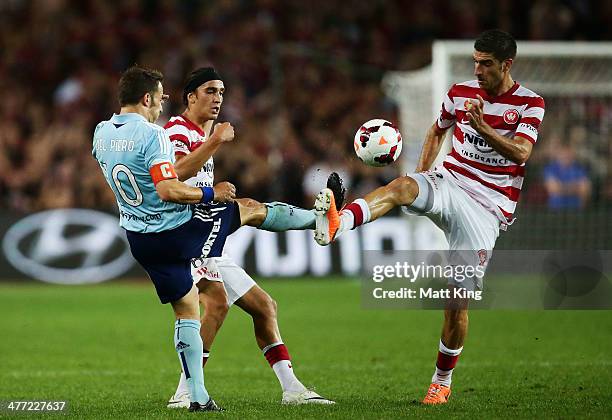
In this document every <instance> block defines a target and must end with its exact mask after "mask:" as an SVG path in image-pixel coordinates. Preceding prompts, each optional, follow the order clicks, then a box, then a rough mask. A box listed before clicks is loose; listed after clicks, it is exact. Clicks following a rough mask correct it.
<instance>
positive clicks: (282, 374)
mask: <svg viewBox="0 0 612 420" xmlns="http://www.w3.org/2000/svg"><path fill="white" fill-rule="evenodd" d="M272 369H273V370H274V373H275V374H276V377H277V378H278V382H280V385H281V388H282V389H283V392H285V391H289V392H303V391H306V387H305V386H304V385H303V384H302V383H301V382H300V380H299V379H298V378H297V377H296V376H295V374H294V373H293V367H292V366H291V360H280V361H278V362H276V363H274V365H273V366H272Z"/></svg>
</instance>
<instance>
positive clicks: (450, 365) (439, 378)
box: [423, 299, 468, 405]
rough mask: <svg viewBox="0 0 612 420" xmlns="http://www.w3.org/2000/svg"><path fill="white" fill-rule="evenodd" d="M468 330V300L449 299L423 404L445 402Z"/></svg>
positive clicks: (448, 395)
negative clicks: (436, 356)
mask: <svg viewBox="0 0 612 420" xmlns="http://www.w3.org/2000/svg"><path fill="white" fill-rule="evenodd" d="M467 330H468V300H467V299H451V300H449V301H448V302H447V307H446V309H445V311H444V325H443V326H442V337H441V338H440V345H439V349H438V358H437V361H436V369H435V371H434V374H433V377H432V378H431V385H430V386H429V389H428V390H427V394H426V395H425V398H424V399H423V404H428V405H436V404H445V403H447V402H448V399H449V397H450V394H451V379H452V376H453V369H454V368H455V365H456V364H457V361H458V360H459V355H460V354H461V351H462V350H463V342H464V340H465V337H466V335H467Z"/></svg>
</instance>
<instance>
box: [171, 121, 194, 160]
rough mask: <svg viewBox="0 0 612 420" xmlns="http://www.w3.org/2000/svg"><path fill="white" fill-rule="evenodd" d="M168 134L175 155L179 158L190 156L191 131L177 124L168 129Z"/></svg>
mask: <svg viewBox="0 0 612 420" xmlns="http://www.w3.org/2000/svg"><path fill="white" fill-rule="evenodd" d="M166 133H167V134H168V137H169V138H170V142H171V143H172V147H173V148H174V154H175V155H177V156H179V155H188V154H189V152H190V151H191V149H190V146H191V145H190V142H189V130H188V129H187V127H185V126H183V125H179V124H175V125H173V126H171V127H169V128H166Z"/></svg>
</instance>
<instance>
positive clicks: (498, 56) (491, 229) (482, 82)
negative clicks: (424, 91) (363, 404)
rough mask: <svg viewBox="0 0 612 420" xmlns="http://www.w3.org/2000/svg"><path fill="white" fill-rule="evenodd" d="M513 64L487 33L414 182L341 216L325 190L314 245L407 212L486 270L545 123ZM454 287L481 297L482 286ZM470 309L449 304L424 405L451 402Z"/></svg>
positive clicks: (502, 41) (447, 101)
mask: <svg viewBox="0 0 612 420" xmlns="http://www.w3.org/2000/svg"><path fill="white" fill-rule="evenodd" d="M515 55H516V42H515V40H514V39H513V37H512V36H511V35H510V34H508V33H506V32H503V31H499V30H489V31H485V32H483V33H482V34H481V35H480V36H479V37H478V38H477V39H476V41H475V43H474V53H473V58H474V75H475V76H476V80H473V81H469V82H465V83H458V84H456V85H453V86H452V87H451V89H450V90H449V91H448V94H447V95H446V96H445V97H444V101H443V104H442V110H441V112H440V116H439V118H438V120H437V121H436V122H435V123H434V124H433V125H432V127H431V128H430V129H429V131H428V132H427V134H426V138H425V142H424V145H423V150H422V152H421V157H420V159H419V163H418V166H417V168H416V173H415V174H410V175H408V176H405V177H402V178H397V179H395V180H393V181H392V182H391V183H389V184H388V185H386V186H384V187H381V188H378V189H376V190H374V191H373V192H371V193H370V194H368V195H366V196H365V197H364V198H363V199H358V200H355V201H354V202H352V203H350V204H348V205H347V206H346V207H344V208H343V209H342V211H340V212H338V211H337V209H336V206H335V203H334V198H333V194H331V192H330V191H328V190H327V189H324V190H322V191H321V192H320V193H319V195H318V196H317V199H316V201H315V212H316V213H317V222H316V223H317V227H316V230H315V240H316V241H317V242H318V243H319V244H321V245H327V244H329V243H330V242H331V241H333V240H334V239H336V238H337V237H338V236H339V235H341V234H342V233H343V232H345V231H347V230H349V229H354V228H355V227H357V226H359V225H361V224H364V223H368V222H371V221H374V220H376V219H377V218H379V217H381V216H382V215H384V214H385V213H387V212H388V211H389V210H391V209H392V208H394V207H396V206H402V208H403V209H404V210H405V211H407V212H408V213H410V214H421V215H425V216H427V217H429V218H430V219H432V220H433V221H434V222H435V223H436V224H437V225H438V226H439V227H440V228H441V229H442V230H443V231H444V232H445V234H446V237H447V239H448V242H449V247H450V250H453V251H455V250H462V251H468V252H469V255H470V256H469V258H470V259H471V260H472V262H473V264H470V265H473V266H478V265H481V266H484V267H486V265H487V263H488V261H489V260H490V257H491V252H492V250H493V246H494V245H495V241H496V240H497V237H498V235H499V231H500V229H501V230H505V229H506V227H507V226H508V225H509V224H511V223H512V222H513V214H514V211H515V209H516V203H517V201H518V198H519V193H520V190H521V186H522V185H523V177H524V176H525V162H526V161H527V159H528V158H529V156H530V154H531V151H532V148H533V145H534V144H535V143H536V141H537V138H538V128H539V126H540V123H541V122H542V118H543V117H544V100H543V99H542V98H541V97H540V96H538V95H537V94H535V93H534V92H532V91H531V90H529V89H527V88H526V87H524V86H521V85H519V84H518V83H517V82H515V81H514V80H513V78H512V76H511V75H510V69H511V67H512V63H513V60H514V57H515ZM452 127H454V128H453V130H452V132H453V139H452V150H451V152H450V153H449V154H448V155H447V156H446V158H445V159H444V162H443V163H442V165H440V166H438V167H436V168H434V169H431V166H432V164H433V162H434V160H435V158H436V156H437V155H438V153H439V151H440V147H441V146H442V143H443V141H444V138H445V135H446V133H447V131H448V130H449V129H451V128H452ZM462 254H463V256H465V253H462ZM484 267H483V269H484ZM453 286H454V287H457V288H465V289H481V288H482V277H474V278H472V279H470V282H466V281H464V282H462V283H460V284H459V283H455V284H454V285H453ZM467 307H468V301H467V300H466V299H459V300H455V301H449V302H448V303H447V308H446V310H445V317H444V325H443V328H442V337H441V339H440V343H439V351H438V359H437V363H436V370H435V373H434V375H433V378H432V384H431V385H430V387H429V390H428V392H427V394H426V396H425V399H424V400H423V403H425V404H443V403H446V402H447V401H448V398H449V396H450V385H451V375H452V372H453V369H454V367H455V364H456V363H457V359H458V357H459V354H460V353H461V351H462V349H463V342H464V339H465V336H466V333H467V326H468V315H467Z"/></svg>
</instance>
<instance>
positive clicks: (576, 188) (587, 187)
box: [544, 144, 591, 210]
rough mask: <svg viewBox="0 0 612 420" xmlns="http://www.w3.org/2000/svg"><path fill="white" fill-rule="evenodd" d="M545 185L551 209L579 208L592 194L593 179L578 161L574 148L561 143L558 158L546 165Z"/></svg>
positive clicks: (583, 205)
mask: <svg viewBox="0 0 612 420" xmlns="http://www.w3.org/2000/svg"><path fill="white" fill-rule="evenodd" d="M544 185H545V187H546V191H547V193H548V207H549V208H550V209H551V210H578V209H582V208H584V207H585V206H586V204H587V202H588V199H589V197H590V195H591V181H590V180H589V177H588V173H587V170H586V168H584V167H583V166H582V165H581V164H580V163H578V162H577V161H576V153H575V151H574V149H573V148H572V147H571V146H570V145H567V144H564V145H561V146H560V147H559V148H558V149H557V152H556V159H555V160H553V161H552V162H550V163H549V164H548V165H546V166H545V167H544Z"/></svg>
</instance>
